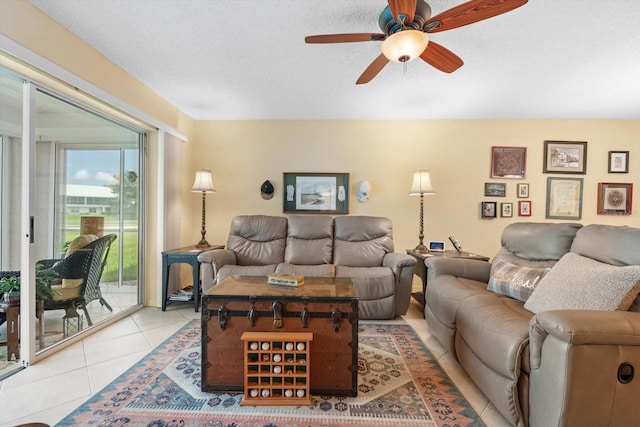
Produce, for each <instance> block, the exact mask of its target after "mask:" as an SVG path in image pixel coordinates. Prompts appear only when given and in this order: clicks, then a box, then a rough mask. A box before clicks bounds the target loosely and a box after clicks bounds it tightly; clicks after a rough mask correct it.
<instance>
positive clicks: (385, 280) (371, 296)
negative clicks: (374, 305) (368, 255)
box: [336, 265, 396, 301]
mask: <svg viewBox="0 0 640 427" xmlns="http://www.w3.org/2000/svg"><path fill="white" fill-rule="evenodd" d="M336 277H350V278H351V280H353V284H354V286H355V288H356V292H357V294H358V299H360V300H365V301H366V300H375V299H381V298H385V297H388V296H391V295H394V294H395V291H396V280H395V277H394V275H393V271H391V269H390V268H387V267H366V268H364V267H346V266H340V265H337V266H336Z"/></svg>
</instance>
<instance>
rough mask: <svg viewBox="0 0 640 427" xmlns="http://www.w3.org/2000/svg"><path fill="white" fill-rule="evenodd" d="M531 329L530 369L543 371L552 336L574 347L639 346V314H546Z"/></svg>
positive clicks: (570, 312)
mask: <svg viewBox="0 0 640 427" xmlns="http://www.w3.org/2000/svg"><path fill="white" fill-rule="evenodd" d="M529 329H530V330H529V352H530V358H531V369H538V368H540V365H541V359H542V348H543V346H544V341H545V339H546V338H547V337H548V336H549V335H552V336H554V337H556V338H557V339H558V340H560V341H561V342H564V343H567V344H570V345H575V346H578V345H624V346H627V345H633V346H640V313H634V312H630V311H595V310H556V311H545V312H542V313H538V314H537V315H535V316H534V317H533V318H531V322H530V323H529Z"/></svg>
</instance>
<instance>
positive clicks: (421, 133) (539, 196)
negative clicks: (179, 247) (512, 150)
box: [182, 120, 640, 256]
mask: <svg viewBox="0 0 640 427" xmlns="http://www.w3.org/2000/svg"><path fill="white" fill-rule="evenodd" d="M545 140H566V141H587V143H588V148H587V174H586V175H577V176H576V175H559V174H555V175H552V174H543V173H542V164H543V163H542V162H543V142H544V141H545ZM193 142H194V143H193V144H185V145H184V152H183V154H184V156H183V170H184V174H183V175H184V176H183V183H184V190H185V191H184V192H183V204H184V206H185V209H184V210H183V215H184V217H183V220H182V222H183V224H182V230H183V233H182V235H183V238H186V239H187V241H186V243H191V242H193V243H195V242H197V241H198V239H199V230H200V212H201V211H200V210H201V204H200V196H198V195H196V194H193V193H190V192H188V190H189V188H190V186H191V184H192V180H193V174H194V170H195V169H198V168H207V169H211V170H212V171H213V177H214V186H215V187H216V189H217V193H215V194H211V195H208V196H207V238H208V240H209V242H210V243H221V244H224V243H225V242H226V235H227V232H228V227H229V223H230V220H231V218H232V217H233V216H234V215H237V214H257V213H261V214H270V215H281V214H282V195H283V190H282V173H283V172H348V173H350V212H349V213H350V214H352V215H380V216H386V217H389V218H390V219H391V220H392V221H393V223H394V235H395V242H396V250H399V251H403V250H405V249H406V248H412V247H415V245H416V244H417V242H418V237H417V234H418V222H419V221H418V218H419V199H418V198H417V197H410V196H408V195H407V193H408V191H409V188H410V186H411V178H412V173H413V171H414V170H417V169H428V170H430V171H431V176H432V183H433V186H434V188H435V190H436V192H437V194H435V195H434V196H427V197H425V214H424V217H425V218H424V228H425V241H427V240H447V237H448V236H449V235H454V236H455V237H457V238H458V239H459V240H460V242H461V243H462V244H463V246H464V249H465V250H468V251H472V252H477V253H480V254H485V255H489V256H492V255H494V254H495V252H496V251H497V250H498V248H499V244H500V243H499V237H500V233H501V231H502V229H503V228H504V227H505V226H506V225H507V224H509V223H511V222H519V221H559V220H546V219H545V203H546V182H547V177H549V176H558V177H582V178H584V197H583V217H582V220H581V221H580V222H581V223H583V224H587V223H605V224H615V225H633V226H640V205H639V204H638V203H640V196H638V191H640V120H626V121H623V120H468V121H460V120H455V121H454V120H450V121H448V120H437V121H436V120H425V121H202V122H196V123H195V132H194V138H193ZM492 146H518V147H526V148H527V165H526V166H527V171H526V179H524V180H491V179H489V171H490V159H491V147H492ZM609 150H628V151H630V161H631V163H630V173H629V174H608V173H607V156H608V151H609ZM266 179H269V180H270V181H271V182H272V183H273V184H274V186H275V189H276V193H275V196H274V198H273V199H271V200H268V201H265V200H263V199H262V198H261V197H260V191H259V189H260V185H261V184H262V182H263V181H264V180H266ZM362 180H368V181H369V182H370V183H371V189H372V190H371V199H370V200H369V201H367V202H364V203H360V202H358V200H357V191H358V187H359V184H360V182H361V181H362ZM490 181H495V182H506V183H507V197H504V198H502V197H485V196H484V183H485V182H490ZM519 182H526V183H529V185H530V198H529V199H527V200H531V201H532V213H533V215H532V216H531V217H518V216H517V209H515V208H516V206H517V202H518V200H519V199H517V197H516V184H517V183H519ZM598 182H631V183H634V185H635V188H634V195H635V197H634V198H635V199H636V206H635V207H634V210H633V214H632V215H630V216H603V215H597V214H596V202H597V185H598ZM485 200H486V201H496V202H498V203H500V202H511V203H513V204H514V212H515V216H514V217H513V218H500V217H498V218H496V219H481V217H480V203H481V202H482V201H485ZM498 206H499V204H498ZM560 221H561V220H560ZM447 247H450V245H448V241H447Z"/></svg>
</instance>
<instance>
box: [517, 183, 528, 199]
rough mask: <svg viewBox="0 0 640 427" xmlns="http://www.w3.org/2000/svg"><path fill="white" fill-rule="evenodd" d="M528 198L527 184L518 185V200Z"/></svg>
mask: <svg viewBox="0 0 640 427" xmlns="http://www.w3.org/2000/svg"><path fill="white" fill-rule="evenodd" d="M528 197H529V184H518V199H526V198H528Z"/></svg>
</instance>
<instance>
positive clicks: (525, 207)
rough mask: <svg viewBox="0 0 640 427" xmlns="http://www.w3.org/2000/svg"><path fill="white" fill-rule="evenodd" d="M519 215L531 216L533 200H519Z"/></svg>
mask: <svg viewBox="0 0 640 427" xmlns="http://www.w3.org/2000/svg"><path fill="white" fill-rule="evenodd" d="M518 216H531V200H520V201H519V202H518Z"/></svg>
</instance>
